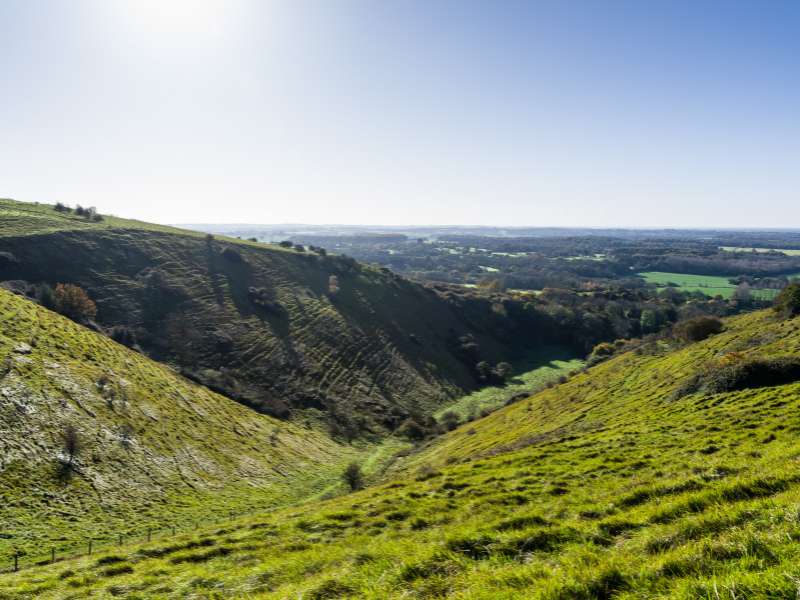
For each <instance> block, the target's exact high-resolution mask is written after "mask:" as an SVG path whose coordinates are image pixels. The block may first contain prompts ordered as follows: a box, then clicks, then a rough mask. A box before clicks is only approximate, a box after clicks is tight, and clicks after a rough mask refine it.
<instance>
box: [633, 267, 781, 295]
mask: <svg viewBox="0 0 800 600" xmlns="http://www.w3.org/2000/svg"><path fill="white" fill-rule="evenodd" d="M638 275H639V277H643V278H644V279H645V280H646V281H647V283H652V284H654V285H656V286H661V287H663V286H666V285H667V284H676V285H677V289H679V290H681V291H683V292H702V293H703V294H706V295H707V296H712V297H713V296H722V297H723V298H730V297H732V296H733V292H734V291H735V290H736V286H735V285H733V284H732V283H730V282H729V281H728V279H729V278H728V277H719V276H715V275H690V274H687V273H669V272H663V271H648V272H646V273H638ZM790 277H791V276H790ZM750 293H751V295H753V296H754V297H756V298H764V299H767V300H769V299H771V298H774V297H775V296H776V295H777V293H778V290H771V289H764V290H759V289H755V288H752V289H751V290H750Z"/></svg>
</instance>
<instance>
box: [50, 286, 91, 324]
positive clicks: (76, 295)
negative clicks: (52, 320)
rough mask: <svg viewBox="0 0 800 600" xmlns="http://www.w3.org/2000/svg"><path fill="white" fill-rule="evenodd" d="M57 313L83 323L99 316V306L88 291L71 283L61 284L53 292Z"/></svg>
mask: <svg viewBox="0 0 800 600" xmlns="http://www.w3.org/2000/svg"><path fill="white" fill-rule="evenodd" d="M53 298H54V301H55V308H56V311H57V312H59V313H61V314H62V315H64V316H65V317H69V318H70V319H72V320H73V321H77V322H78V323H82V322H84V321H88V320H90V319H94V318H95V316H97V306H96V305H95V303H94V302H93V301H92V299H91V298H89V295H88V294H87V293H86V291H85V290H84V289H83V288H82V287H80V286H77V285H73V284H71V283H59V284H58V285H57V286H56V289H55V291H54V292H53Z"/></svg>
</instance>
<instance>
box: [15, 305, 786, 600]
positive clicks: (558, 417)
mask: <svg viewBox="0 0 800 600" xmlns="http://www.w3.org/2000/svg"><path fill="white" fill-rule="evenodd" d="M798 351H800V319H794V320H792V321H782V322H779V321H775V320H774V317H773V316H772V315H771V314H768V313H755V314H751V315H746V316H742V317H737V318H734V319H731V320H729V321H728V322H727V325H726V330H725V331H724V332H723V333H721V334H718V335H716V336H714V337H712V338H710V339H708V340H706V341H703V342H699V343H696V344H692V345H689V346H687V347H683V348H675V347H670V346H668V345H666V344H661V345H651V346H646V347H643V348H642V349H641V350H639V351H637V352H630V353H627V354H624V355H621V356H618V357H615V358H612V359H611V360H609V361H607V362H605V363H602V364H600V365H597V366H595V367H593V368H591V369H589V370H588V371H587V372H586V373H584V374H580V375H577V376H575V377H573V378H572V379H571V380H569V381H568V382H566V383H564V384H562V385H558V386H556V387H554V388H552V389H548V390H545V391H543V392H540V393H538V394H536V395H534V396H533V397H531V398H529V399H527V400H523V401H521V402H518V403H516V404H514V405H512V406H509V407H506V408H504V409H502V410H500V411H498V412H496V413H493V414H492V415H490V416H488V417H486V418H485V419H482V420H479V421H476V422H473V423H468V424H466V425H464V426H462V427H461V428H459V429H457V430H455V431H454V432H452V433H450V434H448V435H446V436H444V437H442V438H441V439H440V440H439V441H438V442H437V443H435V444H433V445H431V446H429V447H427V448H424V449H423V450H421V451H420V452H419V453H418V454H416V455H413V456H411V457H409V458H407V459H406V460H405V464H403V465H400V466H399V467H398V469H397V470H396V479H394V480H393V481H390V482H387V483H386V484H384V485H381V486H379V487H373V488H369V489H367V490H364V491H362V492H359V493H356V494H352V495H348V496H343V497H340V498H337V499H334V500H329V501H326V502H320V503H316V504H308V505H304V506H303V507H301V508H290V509H285V510H283V511H279V512H277V513H274V514H264V515H261V516H258V517H251V518H247V519H242V520H240V521H234V522H231V523H230V524H229V525H227V526H226V527H224V528H222V529H216V528H214V529H205V530H201V531H199V532H198V533H197V534H196V535H192V536H186V537H184V538H181V539H179V540H173V541H171V542H170V543H163V542H160V543H152V544H149V545H147V544H145V545H141V546H130V547H127V548H125V549H121V550H119V551H116V552H114V553H113V554H111V555H109V556H103V557H97V556H95V557H92V558H88V559H82V560H80V561H73V562H71V563H65V564H59V565H55V566H52V567H42V568H39V569H34V570H30V571H26V572H24V573H20V574H18V575H13V576H4V577H2V578H0V589H2V590H4V593H5V597H7V598H23V597H32V596H36V597H43V598H47V597H70V596H71V597H87V596H95V597H111V596H121V595H125V596H127V597H131V598H134V597H140V598H183V597H227V596H235V597H268V598H289V597H303V598H312V599H320V598H355V597H364V598H390V597H396V598H401V597H417V598H440V597H452V598H471V599H477V598H483V599H493V600H494V599H502V598H542V599H551V600H552V599H564V600H567V599H576V598H578V599H580V598H584V599H590V598H605V599H608V598H620V599H623V598H625V599H634V598H657V597H659V598H660V597H670V598H686V599H689V598H709V599H710V598H713V599H717V598H728V599H731V600H732V599H734V598H786V599H789V598H796V594H797V586H798V581H800V544H798V543H797V540H798V539H800V519H799V518H798V510H797V507H798V505H799V503H800V471H798V462H797V461H798V457H800V441H798V432H800V410H799V409H800V383H798V382H794V383H786V384H784V385H775V386H766V387H754V388H747V387H745V388H744V389H738V391H727V392H721V393H710V392H692V391H691V390H692V388H691V387H689V386H688V385H687V382H690V381H691V380H692V378H693V376H694V375H696V374H698V373H699V374H701V375H702V376H703V377H712V378H713V377H714V376H716V375H718V374H719V373H722V372H725V370H726V369H729V368H730V366H731V365H737V364H752V363H749V362H747V361H749V360H750V359H752V358H753V357H767V358H770V357H771V358H778V357H786V356H790V357H792V356H794V357H796V356H797V354H798ZM764 364H772V363H764ZM776 364H782V365H784V364H787V363H785V362H783V363H781V362H780V361H778V362H777V363H776ZM792 364H793V363H792ZM795 375H796V374H795ZM709 381H712V380H709ZM714 381H715V380H714ZM728 383H730V381H729V382H728ZM739 383H740V384H741V383H742V382H741V381H739ZM734 387H736V386H734ZM739 387H741V386H739Z"/></svg>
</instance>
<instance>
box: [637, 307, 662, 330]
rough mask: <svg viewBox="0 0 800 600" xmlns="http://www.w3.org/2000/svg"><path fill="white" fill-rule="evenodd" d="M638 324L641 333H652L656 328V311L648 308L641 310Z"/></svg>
mask: <svg viewBox="0 0 800 600" xmlns="http://www.w3.org/2000/svg"><path fill="white" fill-rule="evenodd" d="M639 325H640V327H641V328H642V333H653V332H654V331H657V330H658V313H657V312H656V311H654V310H652V309H650V308H646V309H644V310H643V311H642V316H641V317H639Z"/></svg>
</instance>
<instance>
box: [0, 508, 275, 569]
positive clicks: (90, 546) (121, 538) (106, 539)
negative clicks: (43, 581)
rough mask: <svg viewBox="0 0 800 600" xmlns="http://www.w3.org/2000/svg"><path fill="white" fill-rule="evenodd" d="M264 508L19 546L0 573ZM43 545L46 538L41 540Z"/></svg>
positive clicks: (165, 536)
mask: <svg viewBox="0 0 800 600" xmlns="http://www.w3.org/2000/svg"><path fill="white" fill-rule="evenodd" d="M264 512H265V509H264V508H263V507H262V508H260V509H258V510H252V511H246V512H236V511H230V512H229V513H228V514H227V515H219V516H217V517H216V518H212V519H196V520H192V521H191V522H189V523H188V524H187V523H185V522H184V523H181V525H180V526H179V525H166V526H165V525H163V524H162V525H160V526H158V527H155V526H153V527H148V528H147V529H145V530H142V531H139V532H138V533H130V532H125V533H119V532H107V533H106V534H105V535H98V536H94V537H89V538H86V539H85V541H83V542H82V543H80V544H73V545H71V546H68V547H66V548H65V547H63V546H60V547H59V546H58V545H57V544H52V545H50V547H49V548H48V549H47V550H43V551H42V552H38V553H36V554H28V553H25V552H22V551H19V550H11V552H10V553H9V554H8V556H7V560H4V561H3V563H2V564H0V575H2V574H8V573H16V572H18V571H22V570H25V569H30V568H33V567H42V566H46V565H52V564H56V563H59V562H64V561H67V560H72V559H76V558H81V557H85V556H92V555H93V554H99V553H103V552H107V551H108V550H111V549H114V548H121V547H124V546H130V545H133V544H144V543H148V542H153V541H159V540H166V539H170V538H173V537H176V536H179V535H186V534H190V533H193V532H195V531H198V530H199V529H200V527H201V526H202V527H209V526H213V525H220V524H222V523H227V522H229V521H231V520H233V519H238V518H242V517H247V516H254V515H257V514H263V513H264ZM42 545H43V546H47V543H46V542H43V543H42Z"/></svg>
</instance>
